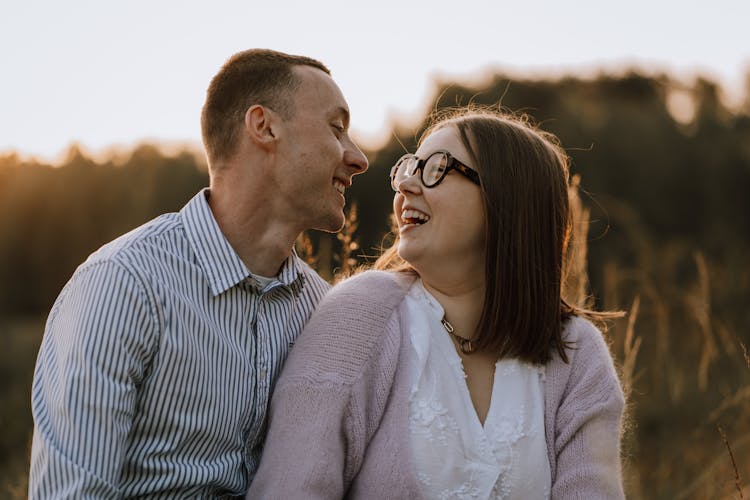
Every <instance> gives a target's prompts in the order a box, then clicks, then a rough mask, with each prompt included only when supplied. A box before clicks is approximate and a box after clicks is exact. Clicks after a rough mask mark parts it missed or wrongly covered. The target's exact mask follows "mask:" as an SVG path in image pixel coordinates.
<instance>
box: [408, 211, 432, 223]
mask: <svg viewBox="0 0 750 500" xmlns="http://www.w3.org/2000/svg"><path fill="white" fill-rule="evenodd" d="M401 220H402V221H404V223H405V224H415V225H419V224H424V223H425V222H427V221H428V220H430V216H429V215H427V214H425V213H422V212H420V211H418V210H412V209H408V210H403V211H402V212H401Z"/></svg>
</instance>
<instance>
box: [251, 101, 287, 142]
mask: <svg viewBox="0 0 750 500" xmlns="http://www.w3.org/2000/svg"><path fill="white" fill-rule="evenodd" d="M278 120H279V117H278V116H277V115H276V113H274V112H273V111H272V110H270V109H269V108H266V107H264V106H261V105H260V104H254V105H252V106H250V107H249V108H248V109H247V111H246V112H245V133H246V134H247V136H248V138H249V139H250V140H251V141H252V142H253V143H255V144H256V145H258V146H261V147H264V148H267V147H269V146H271V144H273V142H274V141H275V140H276V133H275V129H276V127H277V126H278V123H279V121H278Z"/></svg>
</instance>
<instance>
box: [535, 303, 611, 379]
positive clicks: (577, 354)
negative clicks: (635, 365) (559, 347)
mask: <svg viewBox="0 0 750 500" xmlns="http://www.w3.org/2000/svg"><path fill="white" fill-rule="evenodd" d="M563 339H564V341H565V342H566V344H567V346H566V349H565V352H566V354H567V357H568V362H567V363H566V362H564V361H563V360H562V359H561V358H560V357H559V355H558V354H557V353H555V355H554V356H553V359H552V361H551V362H550V363H549V365H548V367H547V375H548V377H549V376H550V375H551V376H552V377H553V378H560V379H561V380H559V381H558V382H562V381H563V380H564V381H565V383H564V385H565V386H570V385H571V384H573V385H578V384H584V385H592V386H593V385H599V386H608V387H610V389H611V388H616V389H617V391H616V392H620V384H619V377H618V376H617V370H616V368H615V365H614V360H613V358H612V354H611V352H610V348H609V344H608V342H607V340H606V339H605V337H604V334H603V333H602V331H601V330H600V329H599V328H597V327H596V326H595V325H594V324H593V323H592V322H591V321H589V320H588V319H586V318H583V317H580V316H571V317H570V318H568V319H567V320H566V321H565V324H564V325H563Z"/></svg>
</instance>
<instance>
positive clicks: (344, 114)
mask: <svg viewBox="0 0 750 500" xmlns="http://www.w3.org/2000/svg"><path fill="white" fill-rule="evenodd" d="M334 114H336V115H341V117H342V118H343V120H344V127H349V110H348V109H346V108H345V107H343V106H338V107H337V108H336V109H335V111H334Z"/></svg>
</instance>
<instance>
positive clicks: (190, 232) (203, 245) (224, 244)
mask: <svg viewBox="0 0 750 500" xmlns="http://www.w3.org/2000/svg"><path fill="white" fill-rule="evenodd" d="M208 196H209V189H208V188H205V189H203V190H201V191H200V192H199V193H198V194H196V195H195V196H194V197H193V199H191V200H190V201H189V202H188V203H187V205H185V206H184V207H183V209H182V210H181V211H180V215H181V216H182V221H183V224H184V226H185V232H186V233H187V238H188V241H189V242H190V246H191V247H192V248H193V251H194V252H195V255H196V256H197V258H198V262H199V264H200V266H201V267H202V268H203V271H204V273H205V274H206V277H207V279H208V282H209V284H210V286H211V292H212V293H213V295H214V296H216V295H219V294H221V293H224V292H225V291H227V290H229V289H230V288H232V287H233V286H235V285H237V284H238V283H241V282H243V281H245V280H247V279H248V278H251V277H252V273H251V272H250V271H249V270H248V269H247V266H245V264H244V263H243V262H242V259H240V256H239V255H237V252H235V251H234V249H233V248H232V246H231V245H230V244H229V242H228V241H227V239H226V237H225V236H224V233H222V232H221V228H219V224H218V223H217V222H216V219H215V218H214V214H213V212H211V207H209V206H208ZM276 279H277V282H278V283H281V284H282V285H284V286H289V287H293V288H295V289H296V288H297V286H301V285H304V266H303V264H302V263H301V261H300V259H299V257H297V253H296V252H294V250H293V251H292V255H290V256H289V257H288V258H287V259H286V260H285V261H284V264H283V265H282V266H281V271H280V272H279V275H278V276H277V278H276ZM298 280H299V281H300V283H299V284H298V285H296V282H297V281H298ZM248 281H252V282H254V281H255V280H252V279H251V280H248ZM278 283H271V284H270V285H269V286H268V287H267V288H268V289H270V288H273V287H275V286H277V285H278Z"/></svg>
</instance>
